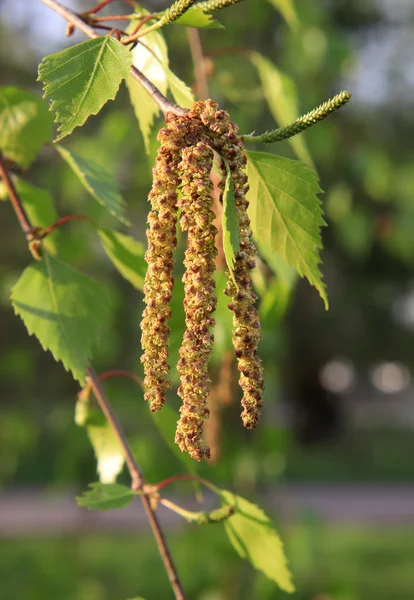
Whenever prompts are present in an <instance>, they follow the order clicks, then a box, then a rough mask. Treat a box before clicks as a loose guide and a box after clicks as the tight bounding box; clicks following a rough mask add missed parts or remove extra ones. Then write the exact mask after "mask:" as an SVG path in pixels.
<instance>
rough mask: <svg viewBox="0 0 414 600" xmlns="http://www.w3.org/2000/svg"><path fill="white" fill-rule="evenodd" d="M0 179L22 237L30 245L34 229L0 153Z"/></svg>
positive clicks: (33, 236) (34, 236)
mask: <svg viewBox="0 0 414 600" xmlns="http://www.w3.org/2000/svg"><path fill="white" fill-rule="evenodd" d="M0 177H1V178H2V180H3V181H4V185H5V186H6V188H7V191H8V193H9V198H10V202H11V205H12V207H13V210H14V212H15V213H16V217H17V219H18V221H19V223H20V227H21V229H22V231H23V233H24V235H25V236H26V240H27V242H28V243H29V244H30V242H32V241H33V240H34V239H35V238H36V235H35V229H34V227H33V225H32V224H31V222H30V220H29V217H28V216H27V213H26V211H25V209H24V207H23V203H22V201H21V199H20V196H19V194H18V193H17V190H16V188H15V186H14V183H13V180H12V178H11V177H10V175H9V172H8V170H7V167H6V164H5V161H4V158H3V155H2V154H1V153H0Z"/></svg>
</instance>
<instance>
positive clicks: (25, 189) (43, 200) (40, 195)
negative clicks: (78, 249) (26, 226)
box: [0, 177, 59, 254]
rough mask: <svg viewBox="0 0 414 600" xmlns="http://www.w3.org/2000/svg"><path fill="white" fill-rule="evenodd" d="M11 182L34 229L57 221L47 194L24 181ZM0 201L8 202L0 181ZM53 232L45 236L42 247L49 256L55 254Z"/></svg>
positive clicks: (54, 233) (15, 178) (18, 179)
mask: <svg viewBox="0 0 414 600" xmlns="http://www.w3.org/2000/svg"><path fill="white" fill-rule="evenodd" d="M13 182H14V185H15V187H16V190H17V192H18V194H19V196H20V199H21V201H22V204H23V207H24V209H25V211H26V213H27V216H28V217H29V220H30V222H31V223H32V224H33V226H34V227H42V228H45V227H48V226H49V225H52V223H54V222H55V221H56V220H57V214H56V211H55V207H54V204H53V200H52V197H51V196H50V194H49V192H48V191H46V190H42V189H40V188H38V187H36V186H34V185H32V184H31V183H29V182H28V181H26V180H25V179H20V178H19V177H13ZM0 200H8V193H7V189H6V186H5V185H4V182H3V181H0ZM57 235H59V233H58V232H57V231H56V232H53V234H52V235H49V236H47V237H46V238H45V239H44V241H43V245H44V247H45V248H46V250H48V251H49V252H50V253H51V254H56V236H57Z"/></svg>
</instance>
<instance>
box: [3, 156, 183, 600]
mask: <svg viewBox="0 0 414 600" xmlns="http://www.w3.org/2000/svg"><path fill="white" fill-rule="evenodd" d="M0 175H1V178H2V179H3V181H4V183H5V185H6V187H7V190H8V192H9V195H10V202H11V204H12V206H13V209H14V211H15V213H16V216H17V219H18V221H19V224H20V227H21V229H22V231H23V233H24V235H25V236H26V239H27V240H28V241H33V239H34V233H33V232H34V231H35V229H34V227H33V225H32V224H31V222H30V220H29V217H28V216H27V214H26V212H25V210H24V208H23V204H22V201H21V198H20V196H19V194H18V192H17V190H16V188H15V187H14V185H13V182H12V180H11V178H10V176H9V173H8V171H7V169H6V167H5V165H4V162H3V157H2V155H1V154H0ZM29 238H30V239H29ZM87 373H88V377H87V385H88V386H90V388H91V389H92V391H93V393H94V395H95V398H96V400H97V402H98V404H99V406H100V407H101V410H102V412H103V413H104V415H105V417H106V419H107V421H108V423H109V425H110V426H111V428H112V430H113V432H114V433H115V435H116V437H117V438H118V441H119V443H120V445H121V447H122V450H123V453H124V456H125V462H126V464H127V467H128V470H129V473H130V475H131V480H132V484H131V488H132V489H133V490H142V489H143V487H144V485H145V481H144V478H143V475H142V472H141V469H140V468H139V466H138V463H137V462H136V460H135V458H134V455H133V454H132V452H131V449H130V447H129V445H128V442H127V440H126V437H125V435H124V433H123V431H122V429H121V426H120V424H119V423H118V420H117V418H116V417H115V414H114V413H113V411H112V408H111V405H110V404H109V402H108V400H107V398H106V396H105V394H104V392H103V390H102V387H101V383H100V381H99V378H98V376H97V374H96V373H95V371H94V370H93V369H92V368H89V369H87ZM140 498H141V501H142V504H143V505H144V508H145V512H146V513H147V517H148V521H149V523H150V525H151V529H152V531H153V534H154V537H155V539H156V541H157V545H158V550H159V553H160V555H161V558H162V561H163V563H164V567H165V569H166V571H167V575H168V579H169V581H170V584H171V587H172V589H173V592H174V596H175V598H176V600H186V596H185V594H184V591H183V588H182V586H181V582H180V579H179V577H178V573H177V569H176V568H175V565H174V562H173V560H172V556H171V554H170V551H169V549H168V546H167V542H166V540H165V537H164V534H163V531H162V529H161V526H160V523H159V521H158V519H157V516H156V514H155V512H154V510H153V508H152V506H151V500H150V498H149V496H147V495H145V494H142V495H141V496H140Z"/></svg>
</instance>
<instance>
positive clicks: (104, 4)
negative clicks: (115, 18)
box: [82, 0, 116, 15]
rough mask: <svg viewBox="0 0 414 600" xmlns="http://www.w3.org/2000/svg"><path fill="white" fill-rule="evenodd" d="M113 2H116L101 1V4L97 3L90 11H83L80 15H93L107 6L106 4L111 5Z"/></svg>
mask: <svg viewBox="0 0 414 600" xmlns="http://www.w3.org/2000/svg"><path fill="white" fill-rule="evenodd" d="M113 2H116V0H103V1H102V2H99V4H97V5H96V6H94V7H93V8H91V9H90V10H85V11H84V12H83V13H82V14H83V15H94V14H96V13H97V12H99V11H100V10H102V9H103V8H105V6H108V4H112V3H113Z"/></svg>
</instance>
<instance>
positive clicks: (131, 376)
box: [99, 369, 144, 390]
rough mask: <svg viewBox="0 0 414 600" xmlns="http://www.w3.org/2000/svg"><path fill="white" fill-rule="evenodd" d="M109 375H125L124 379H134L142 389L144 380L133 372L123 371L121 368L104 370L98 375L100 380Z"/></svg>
mask: <svg viewBox="0 0 414 600" xmlns="http://www.w3.org/2000/svg"><path fill="white" fill-rule="evenodd" d="M110 377H125V378H126V379H131V381H134V382H135V383H136V384H137V385H139V387H140V388H141V389H142V390H143V389H144V382H143V381H142V379H140V378H139V377H137V376H136V375H134V374H133V373H130V372H129V371H124V370H122V369H113V370H112V371H105V373H101V374H100V375H99V379H100V381H104V379H109V378H110Z"/></svg>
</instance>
